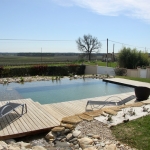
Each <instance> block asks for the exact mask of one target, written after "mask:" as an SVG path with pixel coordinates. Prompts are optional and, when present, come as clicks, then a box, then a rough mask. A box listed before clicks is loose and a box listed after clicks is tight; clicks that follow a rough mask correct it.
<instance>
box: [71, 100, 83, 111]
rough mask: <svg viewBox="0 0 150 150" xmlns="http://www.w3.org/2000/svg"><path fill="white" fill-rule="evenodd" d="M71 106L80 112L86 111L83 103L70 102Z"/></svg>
mask: <svg viewBox="0 0 150 150" xmlns="http://www.w3.org/2000/svg"><path fill="white" fill-rule="evenodd" d="M68 103H69V104H71V105H72V108H74V109H76V110H79V111H83V112H84V111H85V106H86V105H85V104H82V102H76V101H69V102H68Z"/></svg>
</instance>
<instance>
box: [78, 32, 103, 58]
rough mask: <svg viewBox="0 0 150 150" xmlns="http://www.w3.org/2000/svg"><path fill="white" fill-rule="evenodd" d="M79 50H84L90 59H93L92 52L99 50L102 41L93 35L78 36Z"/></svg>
mask: <svg viewBox="0 0 150 150" xmlns="http://www.w3.org/2000/svg"><path fill="white" fill-rule="evenodd" d="M76 43H77V46H78V50H79V51H81V52H84V53H85V54H86V55H87V56H88V59H89V60H91V53H92V52H99V50H100V48H101V43H100V42H99V41H98V39H97V38H96V37H92V35H90V34H89V35H84V36H83V38H80V37H79V38H78V40H76Z"/></svg>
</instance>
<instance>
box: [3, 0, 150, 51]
mask: <svg viewBox="0 0 150 150" xmlns="http://www.w3.org/2000/svg"><path fill="white" fill-rule="evenodd" d="M88 34H90V35H92V36H93V37H96V38H97V39H98V40H99V41H100V42H101V44H102V47H101V50H100V51H99V52H100V53H106V52H107V39H108V52H109V53H112V52H113V45H114V52H115V53H117V52H119V50H120V49H121V48H122V47H124V46H125V47H130V48H132V49H133V48H137V50H142V51H147V52H149V53H150V2H149V0H0V52H43V53H44V52H71V53H72V52H73V53H78V52H79V51H78V48H77V44H76V40H77V39H78V38H79V37H81V38H82V37H83V36H84V35H88Z"/></svg>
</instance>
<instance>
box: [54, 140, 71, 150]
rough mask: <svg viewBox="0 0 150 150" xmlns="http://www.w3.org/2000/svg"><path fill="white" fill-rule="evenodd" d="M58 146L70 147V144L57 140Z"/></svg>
mask: <svg viewBox="0 0 150 150" xmlns="http://www.w3.org/2000/svg"><path fill="white" fill-rule="evenodd" d="M55 146H56V147H63V148H66V147H69V146H70V144H69V143H67V142H60V141H56V144H55Z"/></svg>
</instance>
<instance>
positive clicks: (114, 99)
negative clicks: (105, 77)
mask: <svg viewBox="0 0 150 150" xmlns="http://www.w3.org/2000/svg"><path fill="white" fill-rule="evenodd" d="M134 98H135V95H131V96H129V97H127V98H125V99H121V98H120V97H118V96H110V97H108V98H107V99H106V100H105V101H92V100H89V101H87V104H86V108H85V109H86V110H87V107H88V106H89V105H90V106H91V109H92V110H94V109H101V108H103V107H105V106H118V105H123V104H125V103H127V102H129V101H130V100H132V99H134Z"/></svg>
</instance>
